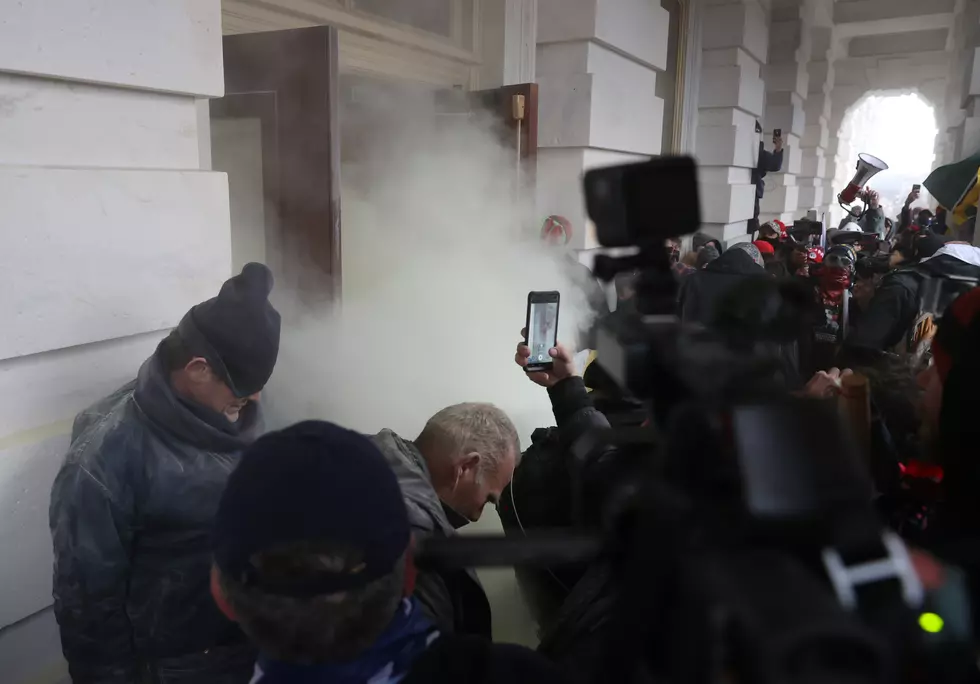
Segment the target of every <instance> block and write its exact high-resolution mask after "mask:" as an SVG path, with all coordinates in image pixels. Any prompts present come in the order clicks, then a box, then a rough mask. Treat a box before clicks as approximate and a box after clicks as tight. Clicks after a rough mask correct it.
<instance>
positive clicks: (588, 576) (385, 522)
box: [50, 150, 980, 684]
mask: <svg viewBox="0 0 980 684" xmlns="http://www.w3.org/2000/svg"><path fill="white" fill-rule="evenodd" d="M777 151H778V150H777ZM909 199H910V201H909V203H908V204H907V205H906V207H905V209H904V210H903V212H902V215H901V216H900V217H897V219H898V220H897V222H896V224H895V226H894V228H895V230H894V231H893V234H889V232H888V231H889V229H888V227H887V226H886V223H885V217H884V216H883V213H882V211H881V210H880V208H879V207H878V204H877V201H876V196H875V195H874V194H873V193H868V194H867V200H868V208H867V211H866V212H864V213H863V214H862V215H861V216H860V217H858V216H851V217H849V218H848V220H847V221H845V223H844V224H843V225H842V226H841V227H840V228H839V229H837V230H833V231H828V232H827V233H826V235H825V244H824V245H822V246H821V249H819V250H818V249H816V245H815V241H814V239H813V236H814V235H817V234H821V232H819V231H817V232H815V231H813V230H812V226H808V225H806V224H805V223H804V225H803V226H801V227H800V228H799V229H796V228H793V229H787V228H786V227H785V226H782V225H781V224H779V223H777V222H774V223H768V224H764V225H762V226H759V229H758V231H757V234H756V235H754V236H753V237H754V238H755V239H754V240H753V241H748V242H740V243H737V244H734V245H731V246H730V247H728V249H725V248H724V245H723V244H722V243H721V242H720V241H719V240H717V239H714V238H712V237H711V236H710V235H707V234H703V233H698V234H696V235H695V236H694V239H693V243H692V249H691V250H690V251H689V253H687V254H685V255H682V254H681V245H680V242H677V241H672V242H671V243H669V247H670V249H671V253H672V257H673V261H674V272H675V274H676V277H677V278H678V280H679V288H678V289H679V301H678V311H679V314H680V317H681V319H682V320H683V321H684V322H686V323H690V324H695V325H698V326H703V327H705V328H711V327H712V326H715V325H716V324H717V322H718V320H719V317H720V316H721V314H722V313H723V312H724V311H725V310H728V309H730V308H731V307H730V304H731V301H732V299H731V298H732V297H733V296H737V293H738V292H739V287H740V285H741V284H744V283H745V282H746V281H751V280H757V281H759V282H763V281H765V282H771V281H773V280H777V281H780V282H782V281H786V282H794V283H796V284H797V285H800V286H801V287H802V289H803V291H806V292H809V293H811V294H812V295H813V304H814V310H815V311H818V312H819V316H818V317H817V318H816V319H814V320H811V319H804V320H807V321H810V323H808V325H807V326H806V327H805V328H801V330H800V331H799V334H798V336H797V338H796V339H792V340H783V341H782V342H780V343H779V344H778V345H776V346H777V347H778V350H777V356H778V358H779V361H780V363H781V364H782V366H783V368H784V369H785V378H786V389H787V391H788V392H791V391H792V392H798V393H803V394H808V395H810V396H814V397H831V396H833V395H834V393H835V392H836V391H837V389H838V388H839V387H840V386H841V380H842V378H845V377H846V376H848V375H850V374H851V373H852V370H851V369H850V368H848V369H847V370H845V371H840V370H838V368H844V367H845V366H850V367H853V372H860V373H864V374H866V375H867V376H868V377H869V378H870V379H871V387H872V403H873V408H874V412H873V414H874V430H875V439H874V440H873V442H872V445H873V447H872V448H873V450H874V454H873V460H874V463H875V467H874V468H873V469H874V471H875V476H876V485H877V487H878V493H877V494H878V496H879V502H880V507H881V511H882V516H883V520H885V521H887V522H888V523H889V524H891V525H892V526H893V527H895V529H896V530H898V531H900V532H901V533H902V534H904V535H906V538H907V539H909V540H910V541H911V542H913V543H915V544H917V545H919V546H923V547H925V548H927V549H930V550H931V551H933V552H934V553H936V554H937V555H939V556H940V557H943V558H946V559H949V560H951V561H954V562H958V563H960V564H962V565H963V566H964V567H966V568H967V570H968V572H969V573H970V577H971V578H973V579H977V580H980V556H977V554H975V553H973V552H972V548H973V544H974V543H976V544H980V504H978V503H977V499H976V497H975V495H974V492H975V491H976V488H977V487H978V486H980V465H978V463H980V462H978V461H976V459H974V458H973V453H972V447H971V446H970V445H972V444H975V443H976V439H977V437H980V435H978V434H976V433H977V430H978V428H977V427H976V425H977V423H976V421H974V420H972V419H971V418H972V417H971V416H970V415H969V413H970V408H971V402H970V401H969V396H970V393H971V389H972V387H974V386H975V383H977V382H980V359H978V357H977V355H976V354H975V353H974V350H976V349H978V348H980V347H978V344H980V289H977V288H976V284H977V281H978V280H980V249H977V248H975V247H973V246H971V245H969V244H966V243H961V242H947V241H946V240H945V239H944V237H943V236H942V234H941V233H940V232H939V231H938V230H935V229H934V226H935V221H936V217H935V216H933V215H932V213H931V212H928V211H922V210H919V211H915V210H912V209H910V206H911V204H912V203H913V201H914V199H915V197H914V193H913V194H910V198H909ZM852 224H853V225H852ZM937 281H938V282H939V285H938V286H937ZM944 283H945V285H948V287H945V288H944V287H943V284H944ZM272 286H273V283H272V277H271V273H270V272H269V270H268V269H267V268H265V267H264V266H262V265H260V264H249V265H247V266H246V267H245V268H244V269H243V271H242V272H241V274H239V275H237V276H235V277H233V278H231V279H230V280H228V281H227V282H226V283H225V284H224V286H223V287H222V288H221V290H220V292H219V293H218V294H217V296H216V297H214V298H213V299H210V300H208V301H206V302H203V303H201V304H199V305H197V306H195V307H193V308H192V309H191V310H190V311H189V312H188V313H187V314H186V316H185V317H184V318H183V319H182V320H181V322H180V324H179V325H178V327H177V328H176V329H175V330H174V331H173V332H171V333H170V335H169V336H168V337H166V338H165V339H164V340H163V341H162V342H161V343H160V345H159V346H158V348H157V349H156V351H155V353H154V354H153V355H152V356H151V357H150V358H149V359H147V360H146V362H145V363H144V364H143V366H142V367H141V368H140V370H139V373H138V375H137V378H136V379H135V380H134V381H133V382H132V383H130V384H129V385H127V386H125V387H123V388H121V389H120V390H118V391H117V392H115V393H114V394H112V395H111V396H109V397H107V398H106V399H105V400H103V401H101V402H99V403H98V404H96V405H95V406H93V407H92V408H90V409H88V410H86V411H84V412H83V413H81V414H80V415H79V416H78V417H77V418H76V421H75V424H74V428H73V431H72V440H71V448H70V451H69V453H68V455H67V457H66V459H65V462H64V464H63V465H62V467H61V470H60V472H59V473H58V476H57V478H56V480H55V483H54V485H53V489H52V494H51V507H50V526H51V533H52V538H53V543H54V552H55V553H54V555H55V567H54V596H55V613H56V616H57V619H58V623H59V626H60V630H61V638H62V645H63V650H64V653H65V656H66V658H67V660H68V664H69V668H70V672H71V676H72V679H73V681H74V682H75V683H76V684H89V683H96V682H97V683H100V684H107V683H113V682H119V683H120V684H122V683H127V684H128V683H132V682H159V683H161V684H163V683H166V684H170V683H178V682H180V683H185V684H190V683H196V682H201V683H204V682H207V683H209V684H225V683H227V684H232V683H239V682H241V683H244V682H251V684H279V683H283V684H288V683H293V682H322V683H328V682H329V683H333V682H338V683H339V682H352V683H353V682H364V683H371V684H384V683H392V684H394V683H395V682H406V683H411V682H440V681H453V682H460V681H468V682H496V681H507V682H522V681H526V682H550V681H566V680H568V679H570V678H573V676H574V674H576V672H581V671H584V669H585V668H586V666H587V665H588V664H589V663H594V659H595V652H596V649H598V648H601V644H600V643H599V641H598V640H597V639H596V638H595V635H596V634H597V633H601V625H602V623H603V611H607V610H608V608H609V603H608V601H604V600H601V599H602V598H603V597H606V593H607V589H608V588H609V586H610V582H611V579H610V577H609V575H608V573H607V572H605V571H603V570H602V569H600V570H598V571H594V570H586V569H582V568H572V569H560V568H559V569H555V570H554V571H549V575H548V578H547V582H548V583H551V582H552V580H553V581H554V583H553V585H552V588H553V589H555V588H558V590H557V591H555V592H552V593H554V594H555V596H554V599H555V600H554V602H553V603H554V605H553V606H552V607H551V608H549V609H544V608H541V609H540V610H536V611H535V612H536V614H537V615H538V616H539V617H541V616H543V615H545V614H546V613H549V611H550V613H549V614H551V615H554V614H560V615H561V616H562V617H563V619H564V620H565V622H563V623H562V625H556V624H544V621H545V618H544V617H541V621H542V624H541V631H542V643H541V647H540V648H539V649H538V650H537V651H532V650H529V649H526V648H523V647H518V646H509V645H501V644H494V643H493V642H492V639H491V608H490V604H489V602H488V600H487V596H486V594H485V592H484V590H483V588H482V586H481V584H480V581H479V579H478V578H477V576H476V574H475V573H474V572H473V571H472V570H469V569H464V570H458V571H442V570H432V569H420V568H417V567H416V566H415V563H414V557H413V549H414V547H415V544H416V542H417V541H419V540H421V539H424V538H428V537H432V536H436V537H452V536H453V535H455V534H456V530H458V529H459V528H460V527H462V526H464V525H466V524H468V523H469V522H472V521H475V520H477V519H479V518H480V516H481V513H482V511H483V509H484V507H485V506H486V505H487V504H490V505H494V506H496V507H498V510H499V511H500V513H501V517H502V519H503V521H504V523H505V526H506V525H507V524H508V522H509V521H511V520H512V519H514V520H516V522H517V524H519V525H521V527H523V526H524V524H525V523H527V524H530V523H534V524H536V525H541V526H548V527H563V526H565V527H567V526H569V525H570V524H571V515H570V513H569V511H570V503H569V501H568V500H567V492H568V491H569V487H567V486H565V485H564V484H561V483H562V482H563V480H562V478H565V479H567V477H568V476H567V470H568V468H567V464H568V458H569V456H568V450H569V448H570V446H571V445H572V444H574V443H575V442H576V440H578V439H579V438H580V437H581V436H582V435H584V434H586V433H588V432H590V431H594V430H597V429H600V430H601V429H604V428H608V427H609V426H610V425H611V424H612V425H621V424H628V425H642V424H643V422H644V420H645V415H644V411H643V410H642V404H641V403H640V402H638V401H636V400H634V399H632V398H631V397H629V396H628V395H627V393H625V392H624V391H623V390H622V388H618V387H616V386H615V384H614V383H612V382H611V380H610V378H609V377H608V375H606V374H605V373H604V372H603V370H602V368H601V365H599V364H593V365H591V366H590V367H589V369H588V371H587V372H586V374H585V378H583V377H581V376H580V375H578V374H577V372H576V368H575V362H574V360H573V353H572V351H571V350H569V349H567V348H566V347H565V346H563V345H562V344H558V345H557V346H556V347H555V348H553V349H550V350H548V354H549V356H550V357H551V360H552V364H551V367H550V368H549V369H547V370H544V371H534V372H527V371H525V367H526V366H527V365H528V361H529V357H530V355H531V350H530V349H529V348H528V347H527V345H526V344H525V343H524V342H523V341H522V342H520V343H519V344H518V345H517V349H516V354H515V356H514V361H515V372H526V374H527V377H528V380H529V381H530V382H532V383H534V384H536V385H538V386H540V387H541V388H543V389H545V390H546V391H547V392H548V395H549V397H550V399H551V403H552V407H553V410H554V415H555V420H556V426H555V427H552V428H547V429H542V430H538V431H536V432H535V434H534V435H533V437H532V444H531V445H529V447H528V448H527V449H526V450H525V452H524V453H523V454H522V452H521V445H520V440H519V438H518V434H517V431H516V429H515V427H514V425H513V423H512V422H511V420H510V419H509V418H508V416H507V415H506V414H505V413H504V412H503V411H502V410H501V409H499V408H497V407H495V406H493V405H490V404H485V403H464V404H458V405H454V406H449V407H446V408H444V409H442V410H441V411H439V412H437V413H436V414H435V415H433V416H432V417H431V418H430V419H429V420H428V421H427V423H426V424H425V425H424V426H420V427H419V431H418V434H417V435H416V436H410V437H406V436H402V435H398V434H396V433H394V432H393V431H391V430H382V431H381V432H380V433H379V434H377V435H371V436H365V435H361V434H358V433H355V432H353V431H350V430H347V429H345V428H343V427H341V426H338V425H334V424H331V423H329V422H320V421H311V422H305V423H300V424H297V425H293V426H291V427H289V428H286V429H284V430H280V431H277V432H271V433H266V434H263V428H262V403H261V393H262V390H263V389H264V387H265V385H266V383H267V382H268V381H269V379H270V377H271V376H272V374H273V371H274V368H275V365H276V361H277V358H278V350H279V338H280V327H281V323H280V317H279V314H278V313H277V312H276V310H275V309H274V308H273V306H272V305H271V304H270V302H269V295H270V293H271V290H272ZM617 286H618V290H619V294H620V300H621V301H620V307H622V311H629V310H630V309H629V305H630V299H631V297H632V296H633V295H634V292H633V291H632V290H631V289H630V283H629V281H628V279H624V280H623V281H622V282H618V283H617ZM842 292H844V293H846V294H845V295H842V297H843V298H836V299H835V296H836V295H835V293H836V294H840V293H842ZM733 293H734V295H733ZM937 293H938V294H937ZM844 301H850V302H852V305H851V306H844V304H843V302H844ZM835 316H836V317H837V318H834V317H835ZM832 319H833V320H832ZM828 321H829V322H835V323H836V324H837V327H836V328H834V331H835V332H834V335H833V336H832V337H831V338H827V337H826V336H825V333H826V331H827V329H828ZM820 344H823V345H824V347H826V349H827V350H829V351H827V353H824V354H821V353H818V352H816V351H815V349H816V348H817V347H818V346H820ZM923 347H927V351H926V352H925V353H923ZM508 353H509V352H508ZM600 361H601V360H600ZM807 379H809V381H807ZM917 388H918V389H917ZM325 418H329V416H325ZM920 425H921V427H922V429H921V430H919V429H918V426H920ZM614 459H615V454H614V453H611V452H609V451H606V452H603V453H602V454H601V455H600V456H598V457H596V459H595V461H594V462H592V461H590V462H588V463H585V464H584V466H583V467H584V470H585V472H586V473H587V474H588V476H587V477H586V478H584V479H585V486H586V487H587V488H594V489H595V488H601V487H607V486H609V482H610V478H611V477H614V476H613V475H611V473H612V472H613V471H614V470H615V469H614V468H610V463H611V462H612V461H613V460H614ZM927 462H928V463H931V464H933V465H934V466H935V467H934V468H933V469H925V470H924V471H923V469H922V468H916V466H915V464H920V463H927ZM937 469H938V472H939V473H940V474H939V475H938V476H937V475H936V473H937ZM917 472H918V473H921V472H926V473H928V474H927V477H928V478H930V480H931V481H932V483H933V484H934V485H937V486H935V487H932V488H929V489H928V492H929V494H928V495H922V496H919V492H920V491H921V490H920V489H916V488H911V487H909V486H908V478H909V477H912V476H914V475H915V474H916V473H917ZM515 473H516V474H517V475H515ZM515 477H519V478H521V479H522V484H523V483H525V482H526V483H533V482H540V483H541V487H542V488H550V490H551V496H549V497H535V496H534V492H536V491H540V490H536V489H535V488H534V487H533V486H530V487H522V488H521V489H522V491H520V492H515V489H513V488H511V487H510V485H511V482H512V480H513V479H514V478H515ZM937 478H938V479H937ZM562 492H564V493H565V494H561V493H562ZM910 492H913V494H910ZM562 496H564V497H565V498H562ZM584 498H585V500H586V501H589V500H590V497H589V496H585V497H584ZM518 504H519V505H520V506H521V507H522V508H521V511H522V515H523V516H524V518H525V520H524V523H522V522H521V520H520V517H517V513H516V508H515V507H516V506H517V505H518ZM588 516H589V512H588V511H586V517H588ZM538 598H542V596H539V597H538ZM556 606H558V607H556ZM570 614H571V615H572V617H571V618H569V615H570ZM568 624H573V625H576V626H577V627H576V628H574V629H565V628H564V627H563V625H564V626H567V625H568Z"/></svg>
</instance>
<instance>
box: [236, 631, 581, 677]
mask: <svg viewBox="0 0 980 684" xmlns="http://www.w3.org/2000/svg"><path fill="white" fill-rule="evenodd" d="M368 681H370V682H371V684H391V683H392V682H398V684H440V683H441V682H445V683H446V684H511V683H512V682H513V683H515V684H557V683H558V682H563V681H566V680H565V679H564V678H563V677H562V676H561V674H560V672H559V670H558V668H557V666H556V665H554V664H553V663H551V662H550V661H549V660H547V659H546V658H545V657H543V656H540V655H538V654H537V653H535V652H534V651H532V650H530V649H527V648H524V647H522V646H515V645H512V644H492V643H490V642H489V641H487V640H486V639H482V638H480V637H474V636H468V637H467V636H443V637H439V638H437V639H436V640H435V642H434V643H433V644H432V645H431V646H429V647H428V649H426V650H425V652H424V653H422V654H421V655H419V656H418V657H417V658H416V659H415V660H414V662H413V663H412V665H411V667H410V668H409V670H408V674H407V675H406V676H405V677H404V679H397V678H374V679H370V680H368V679H366V678H364V679H348V678H343V677H338V676H337V675H336V669H335V668H331V667H318V666H316V665H295V666H291V667H289V666H283V665H282V664H279V665H277V666H274V667H272V668H270V669H269V670H268V671H264V672H263V674H262V676H261V678H259V679H255V680H253V683H254V684H347V683H348V682H349V683H350V684H353V683H354V682H358V684H365V683H366V682H368Z"/></svg>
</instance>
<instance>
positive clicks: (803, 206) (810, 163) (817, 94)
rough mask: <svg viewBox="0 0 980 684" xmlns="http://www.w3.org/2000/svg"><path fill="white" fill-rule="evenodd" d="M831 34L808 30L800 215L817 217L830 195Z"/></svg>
mask: <svg viewBox="0 0 980 684" xmlns="http://www.w3.org/2000/svg"><path fill="white" fill-rule="evenodd" d="M831 31H832V29H831V28H829V27H814V28H812V29H811V30H810V34H811V44H812V51H811V59H810V63H809V65H808V66H807V69H808V71H809V74H810V82H809V91H808V93H807V100H806V119H807V131H806V135H804V139H803V163H802V168H801V171H800V178H799V180H798V184H799V186H800V202H799V208H800V211H801V213H802V212H804V211H808V210H810V209H815V210H817V212H818V214H822V213H824V212H825V211H826V205H827V204H828V203H829V202H830V195H831V194H832V189H831V188H830V187H829V185H830V183H829V181H828V179H829V177H832V176H833V168H832V167H833V157H829V158H828V154H827V148H828V147H829V145H830V139H831V135H832V132H831V130H830V119H831V110H832V100H831V94H832V92H833V87H834V65H833V63H832V62H831ZM833 133H836V131H834V132H833Z"/></svg>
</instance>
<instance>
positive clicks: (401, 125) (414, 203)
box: [268, 94, 587, 447]
mask: <svg viewBox="0 0 980 684" xmlns="http://www.w3.org/2000/svg"><path fill="white" fill-rule="evenodd" d="M433 107H434V105H433V99H432V97H431V96H425V95H418V96H416V97H406V96H404V95H398V96H397V97H395V96H391V95H390V94H388V95H387V96H382V97H380V98H379V99H378V100H376V101H375V103H374V105H373V106H367V107H366V108H365V106H363V105H362V106H361V107H360V109H359V110H358V112H357V114H356V116H357V119H356V120H354V121H352V120H351V118H348V119H347V121H346V122H345V127H344V131H345V133H344V137H343V140H342V144H347V145H349V146H348V148H347V153H346V154H345V157H346V158H345V163H344V166H343V195H342V203H343V206H342V212H343V213H342V226H343V229H342V230H343V233H342V241H343V281H344V294H343V304H342V307H341V309H340V311H338V312H334V313H332V314H331V313H328V312H305V314H304V315H303V317H302V322H301V323H300V324H298V325H295V324H293V325H289V326H286V328H285V329H284V331H283V341H282V349H281V352H280V357H279V364H278V366H277V368H276V372H275V375H274V376H273V379H272V382H271V383H270V387H269V393H268V397H269V399H270V402H269V404H270V407H271V409H272V410H271V418H272V424H273V426H278V425H282V424H284V423H290V422H294V421H296V420H300V419H306V418H318V419H325V420H331V421H334V422H337V423H339V424H341V425H345V426H348V427H351V428H353V429H356V430H360V431H363V432H366V433H373V432H376V431H378V430H380V429H382V428H385V427H388V428H391V429H393V430H395V431H396V432H398V433H399V434H401V435H403V436H405V437H406V438H414V437H415V436H416V435H417V434H418V433H419V431H420V430H421V428H422V426H423V425H424V424H425V421H426V420H427V419H428V418H429V416H431V415H432V414H433V413H435V412H436V411H438V410H439V409H441V408H443V407H445V406H448V405H450V404H454V403H457V402H463V401H488V402H492V403H494V404H496V405H498V406H500V407H501V408H502V409H504V410H505V411H506V412H507V413H508V414H509V415H510V416H511V418H512V420H514V422H515V424H516V425H517V427H518V431H519V434H520V435H521V441H522V445H523V446H525V447H526V446H527V445H528V444H529V436H530V433H531V431H532V430H533V429H534V428H536V427H540V426H545V425H552V424H553V423H554V419H553V417H552V415H551V410H550V404H549V401H548V396H547V393H546V392H545V390H543V389H542V388H539V387H537V386H536V385H533V384H532V383H530V382H529V381H528V380H527V378H526V377H525V376H524V373H523V372H521V370H520V369H519V368H518V367H517V366H516V365H515V364H514V361H513V357H514V351H515V347H516V344H517V342H518V341H519V333H520V330H521V328H522V327H523V325H524V316H525V309H526V300H527V293H528V291H530V290H554V289H557V290H560V291H561V294H562V304H561V312H560V317H559V324H560V330H559V337H560V339H562V340H564V341H566V342H571V343H572V344H574V343H575V341H576V340H575V337H576V335H577V331H578V330H579V326H580V324H582V323H583V320H584V317H585V316H587V314H586V313H585V312H586V303H585V297H584V295H583V294H582V291H581V289H580V288H579V287H577V286H576V285H575V284H573V281H572V279H573V278H574V277H576V276H573V275H572V272H571V271H570V269H569V268H568V263H569V261H571V257H570V256H569V255H567V254H564V253H563V251H562V250H561V249H560V248H554V247H548V246H546V245H543V244H542V243H541V242H540V241H539V240H538V237H537V235H538V233H537V229H538V227H539V226H540V224H541V222H542V221H543V218H544V217H539V216H536V215H534V214H533V212H532V211H529V210H528V209H527V208H526V207H525V206H521V204H520V203H518V202H517V201H515V193H514V187H515V183H514V177H515V167H516V156H515V155H516V152H514V151H512V150H510V149H506V147H505V146H502V145H501V144H500V142H499V138H498V137H497V134H496V132H494V131H492V130H491V128H492V127H491V126H490V125H489V124H488V121H487V120H483V119H479V118H477V117H474V116H466V115H459V114H453V115H438V114H436V113H435V112H434V109H433ZM348 116H349V117H350V116H353V114H351V113H348ZM352 147H353V148H355V149H351V148H352ZM531 204H533V202H532V203H531ZM277 300H278V301H283V298H282V297H281V296H280V297H277Z"/></svg>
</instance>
